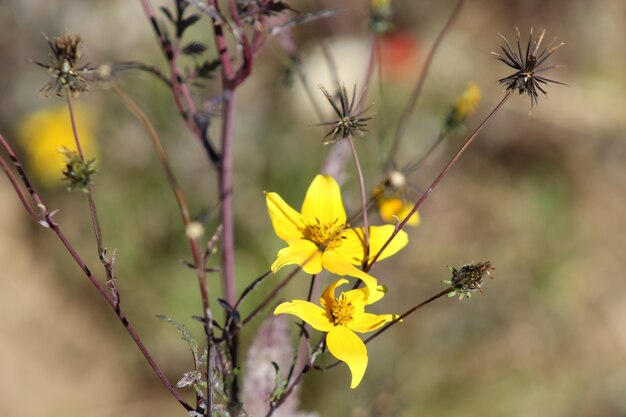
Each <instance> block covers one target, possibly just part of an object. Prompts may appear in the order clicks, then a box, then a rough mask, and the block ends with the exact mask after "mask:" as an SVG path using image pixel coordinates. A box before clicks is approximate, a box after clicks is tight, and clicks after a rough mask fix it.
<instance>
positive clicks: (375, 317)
mask: <svg viewBox="0 0 626 417" xmlns="http://www.w3.org/2000/svg"><path fill="white" fill-rule="evenodd" d="M394 317H395V316H394V315H393V314H371V313H362V314H359V315H356V314H355V316H354V319H353V320H352V321H351V322H349V323H348V324H347V326H348V328H350V329H351V330H353V331H355V332H359V333H366V332H371V331H372V330H376V329H378V328H380V327H382V326H383V325H385V324H386V323H389V322H390V321H392V320H393V319H394Z"/></svg>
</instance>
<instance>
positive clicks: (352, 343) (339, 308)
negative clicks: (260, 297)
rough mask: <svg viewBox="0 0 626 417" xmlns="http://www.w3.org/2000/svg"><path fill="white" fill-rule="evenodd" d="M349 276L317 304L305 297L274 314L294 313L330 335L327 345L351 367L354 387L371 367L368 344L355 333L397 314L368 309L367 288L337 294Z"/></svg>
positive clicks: (281, 307) (333, 287)
mask: <svg viewBox="0 0 626 417" xmlns="http://www.w3.org/2000/svg"><path fill="white" fill-rule="evenodd" d="M347 283H348V280H347V279H339V280H337V281H335V282H333V283H332V284H331V285H330V286H329V287H328V288H326V290H324V293H323V294H322V298H321V299H320V304H321V305H322V307H319V306H317V305H316V304H313V303H311V302H308V301H304V300H293V301H291V302H287V303H282V304H281V305H279V306H278V307H276V309H275V310H274V315H278V314H292V315H294V316H296V317H298V318H300V319H302V320H304V321H305V322H307V323H308V324H309V325H310V326H311V327H313V328H314V329H315V330H318V331H320V332H326V333H328V334H327V335H326V346H327V347H328V350H329V352H330V353H331V354H332V355H333V356H334V357H335V358H337V359H339V360H340V361H342V362H345V363H346V364H347V365H348V367H349V368H350V373H351V374H352V381H351V383H350V388H356V387H357V386H358V385H359V383H360V382H361V380H362V379H363V375H364V374H365V369H366V368H367V362H368V358H367V348H366V347H365V343H363V341H362V340H361V339H360V338H359V337H358V336H357V335H356V334H355V332H358V333H365V332H371V331H373V330H376V329H378V328H380V327H382V326H383V325H384V324H385V323H388V322H390V321H392V320H393V319H394V318H395V317H396V316H395V315H393V314H371V313H366V312H365V306H366V305H368V304H371V303H372V301H371V300H368V296H369V293H368V291H367V289H366V288H358V289H355V290H350V291H348V292H342V293H341V295H340V296H339V297H335V289H336V288H337V287H340V286H342V285H344V284H347Z"/></svg>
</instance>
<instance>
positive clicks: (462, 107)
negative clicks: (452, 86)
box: [454, 83, 480, 122]
mask: <svg viewBox="0 0 626 417" xmlns="http://www.w3.org/2000/svg"><path fill="white" fill-rule="evenodd" d="M479 101H480V89H479V88H478V86H477V85H476V84H475V83H469V84H468V85H467V88H466V89H465V91H464V92H463V94H461V95H460V96H459V98H458V99H457V102H456V106H455V114H454V117H455V119H456V120H457V121H458V122H461V121H463V120H465V118H466V117H467V116H469V115H470V114H472V113H474V111H476V106H478V102H479Z"/></svg>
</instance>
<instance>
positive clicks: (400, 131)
mask: <svg viewBox="0 0 626 417" xmlns="http://www.w3.org/2000/svg"><path fill="white" fill-rule="evenodd" d="M462 5H463V0H459V1H458V2H457V4H456V6H454V9H453V10H452V13H451V14H450V17H449V18H448V20H447V22H446V24H445V25H444V27H443V29H441V32H439V35H437V39H435V43H434V44H433V47H432V48H431V50H430V52H429V53H428V55H427V56H426V61H424V66H423V67H422V71H421V72H420V75H419V77H418V78H417V82H416V84H415V88H414V89H413V91H412V92H411V96H410V97H409V101H408V102H407V103H406V106H405V107H404V111H403V112H402V116H400V120H399V121H398V127H397V128H396V133H395V134H394V137H393V142H392V143H391V150H390V151H389V157H388V158H387V167H386V168H387V169H390V168H391V167H392V166H393V162H394V158H395V155H396V153H397V152H398V149H399V147H400V142H401V140H402V136H403V135H404V131H405V130H406V126H407V124H408V122H409V119H410V118H411V115H412V114H413V110H414V109H415V104H416V103H417V99H418V98H419V96H420V94H421V92H422V88H423V87H424V82H425V81H426V76H427V75H428V70H429V69H430V65H431V64H432V61H433V58H434V56H435V53H436V52H437V50H438V49H439V45H440V44H441V41H442V40H443V38H444V37H445V35H446V34H447V33H448V31H449V30H450V28H451V27H452V24H453V23H454V21H455V20H456V18H457V16H458V15H459V12H460V11H461V6H462Z"/></svg>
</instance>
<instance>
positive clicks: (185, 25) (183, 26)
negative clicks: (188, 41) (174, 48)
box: [177, 14, 200, 38]
mask: <svg viewBox="0 0 626 417" xmlns="http://www.w3.org/2000/svg"><path fill="white" fill-rule="evenodd" d="M198 20H200V15H199V14H192V15H189V16H188V17H186V18H185V19H180V22H178V28H177V33H178V37H179V38H180V37H182V36H183V33H185V31H186V30H187V29H189V27H190V26H191V25H193V24H194V23H196V22H197V21H198Z"/></svg>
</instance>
